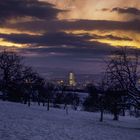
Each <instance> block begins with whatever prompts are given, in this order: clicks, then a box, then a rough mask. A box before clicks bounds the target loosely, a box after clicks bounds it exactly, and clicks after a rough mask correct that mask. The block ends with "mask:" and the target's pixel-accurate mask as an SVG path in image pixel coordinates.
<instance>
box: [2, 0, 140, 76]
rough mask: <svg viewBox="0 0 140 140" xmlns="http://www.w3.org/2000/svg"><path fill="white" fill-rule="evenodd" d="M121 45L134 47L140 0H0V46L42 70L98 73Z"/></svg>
mask: <svg viewBox="0 0 140 140" xmlns="http://www.w3.org/2000/svg"><path fill="white" fill-rule="evenodd" d="M122 46H128V47H132V48H140V0H0V48H1V50H3V49H5V48H6V49H10V50H14V51H17V52H19V53H20V54H22V55H23V56H25V57H26V63H28V64H30V65H32V66H33V67H35V68H36V69H37V70H38V71H39V72H41V73H42V74H44V75H46V76H47V75H51V74H53V73H59V72H60V73H63V72H67V71H71V70H72V71H75V72H76V73H86V74H88V73H90V74H92V73H93V74H99V73H100V72H102V71H103V65H104V59H105V58H106V57H107V56H108V54H109V53H110V52H111V51H112V50H114V49H116V48H118V47H122Z"/></svg>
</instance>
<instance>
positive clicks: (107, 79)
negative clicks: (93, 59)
mask: <svg viewBox="0 0 140 140" xmlns="http://www.w3.org/2000/svg"><path fill="white" fill-rule="evenodd" d="M139 78H140V77H139V56H138V53H137V52H136V51H135V50H130V49H129V50H128V49H126V48H121V50H118V51H116V52H113V53H112V55H110V56H109V58H108V62H107V68H106V72H105V75H104V78H103V81H102V82H101V84H99V85H98V86H95V85H89V86H88V91H89V97H88V98H87V99H86V100H85V102H84V104H83V105H84V108H85V110H89V111H101V118H100V120H101V121H103V112H104V111H109V112H111V113H112V114H114V120H118V117H119V114H120V113H121V114H123V115H125V110H126V109H129V108H130V107H132V106H133V107H134V108H135V109H136V110H139V109H140V87H139V86H140V85H139V84H140V83H139Z"/></svg>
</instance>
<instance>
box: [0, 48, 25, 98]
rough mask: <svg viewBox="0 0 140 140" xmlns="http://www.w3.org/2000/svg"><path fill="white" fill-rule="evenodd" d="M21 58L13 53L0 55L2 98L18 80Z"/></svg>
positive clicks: (4, 52) (5, 52)
mask: <svg viewBox="0 0 140 140" xmlns="http://www.w3.org/2000/svg"><path fill="white" fill-rule="evenodd" d="M21 60H22V58H21V57H20V56H18V55H17V54H16V53H15V52H9V51H3V52H1V53H0V74H1V90H2V91H3V98H5V96H6V94H8V91H9V90H10V88H12V87H13V85H14V84H13V83H15V82H16V81H18V80H19V78H20V73H21V69H22V63H21Z"/></svg>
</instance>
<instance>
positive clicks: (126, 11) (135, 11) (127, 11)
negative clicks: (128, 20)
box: [112, 7, 140, 15]
mask: <svg viewBox="0 0 140 140" xmlns="http://www.w3.org/2000/svg"><path fill="white" fill-rule="evenodd" d="M112 12H118V13H119V14H132V15H140V9H137V8H135V7H128V8H119V7H115V8H113V9H112Z"/></svg>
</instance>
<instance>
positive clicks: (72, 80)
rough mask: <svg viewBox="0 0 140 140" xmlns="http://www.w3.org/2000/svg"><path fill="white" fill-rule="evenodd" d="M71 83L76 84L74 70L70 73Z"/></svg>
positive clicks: (71, 84)
mask: <svg viewBox="0 0 140 140" xmlns="http://www.w3.org/2000/svg"><path fill="white" fill-rule="evenodd" d="M69 85H70V86H76V80H75V75H74V73H73V72H70V73H69Z"/></svg>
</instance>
